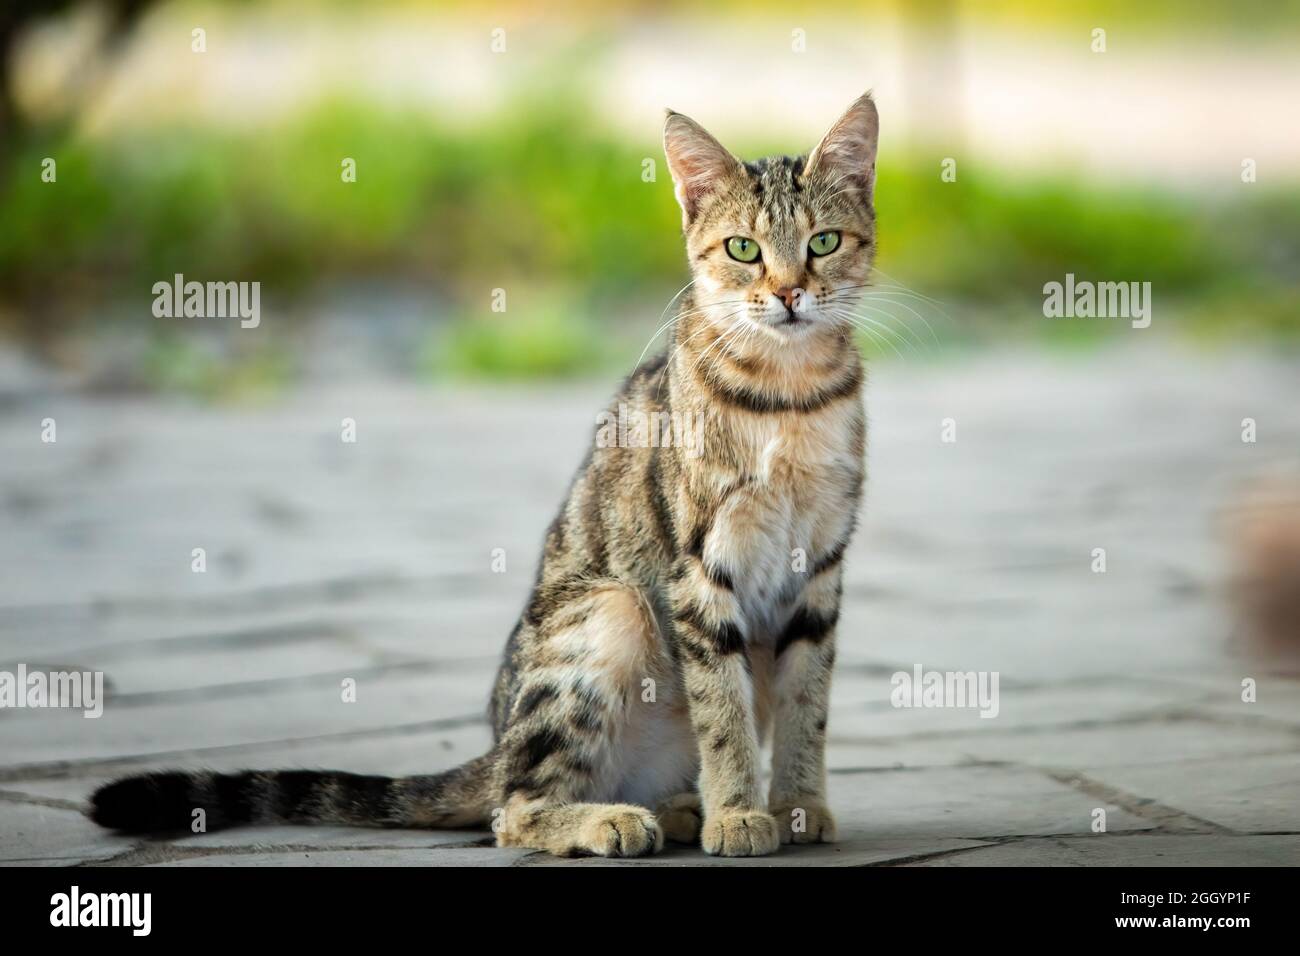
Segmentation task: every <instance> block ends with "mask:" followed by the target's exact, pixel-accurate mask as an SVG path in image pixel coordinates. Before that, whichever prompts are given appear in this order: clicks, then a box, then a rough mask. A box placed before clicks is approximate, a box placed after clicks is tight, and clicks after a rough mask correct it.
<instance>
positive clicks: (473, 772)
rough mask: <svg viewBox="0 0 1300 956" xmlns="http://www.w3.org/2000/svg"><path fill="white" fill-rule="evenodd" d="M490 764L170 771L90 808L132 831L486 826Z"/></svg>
mask: <svg viewBox="0 0 1300 956" xmlns="http://www.w3.org/2000/svg"><path fill="white" fill-rule="evenodd" d="M491 768H492V755H491V754H487V755H485V756H483V757H478V758H476V759H474V760H471V761H470V762H469V763H467V764H463V765H462V766H460V767H457V768H455V769H454V770H448V771H447V772H445V773H439V774H432V775H429V776H420V777H372V776H363V775H361V774H355V773H343V772H341V771H337V770H244V771H240V772H238V773H212V772H208V771H190V770H163V771H159V772H156V773H146V774H139V775H137V776H133V777H125V778H123V779H121V780H116V781H114V782H113V783H109V784H105V785H104V786H102V787H100V788H99V789H98V790H96V791H95V793H94V795H93V796H91V798H90V809H89V811H88V812H89V816H90V818H91V819H92V820H94V821H95V822H96V823H98V824H100V825H101V826H105V827H110V828H112V829H114V830H122V831H125V832H128V833H152V832H160V831H172V830H196V831H198V830H199V827H198V826H196V825H195V824H196V822H197V821H200V820H201V821H202V827H203V829H204V830H208V831H211V830H218V829H223V828H225V827H232V826H239V825H242V824H254V823H294V824H339V825H346V826H370V827H420V828H439V827H441V828H454V827H467V828H471V827H481V826H484V825H486V824H487V823H489V822H490V820H491V815H492V800H491V798H490V778H491ZM199 810H202V811H203V813H202V814H199V813H197V811H199ZM200 832H201V831H200Z"/></svg>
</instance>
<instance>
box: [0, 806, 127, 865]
mask: <svg viewBox="0 0 1300 956" xmlns="http://www.w3.org/2000/svg"><path fill="white" fill-rule="evenodd" d="M131 846H132V841H130V840H128V839H124V838H122V837H117V836H114V835H112V834H109V833H107V832H105V831H104V830H103V829H101V828H100V827H98V826H96V825H95V824H93V823H91V822H90V821H89V820H87V819H86V818H85V817H83V816H82V815H81V814H80V813H79V812H77V811H76V810H74V809H64V808H61V807H49V806H40V805H34V804H28V803H14V802H11V801H9V800H3V799H0V865H8V866H20V865H22V866H33V865H46V866H74V865H76V864H78V863H81V862H84V861H87V860H103V859H107V858H108V857H111V856H116V855H117V854H119V853H122V852H123V851H125V850H128V849H130V847H131Z"/></svg>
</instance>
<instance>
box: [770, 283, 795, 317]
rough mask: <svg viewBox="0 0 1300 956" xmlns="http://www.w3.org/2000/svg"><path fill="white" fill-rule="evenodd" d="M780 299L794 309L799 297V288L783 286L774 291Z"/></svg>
mask: <svg viewBox="0 0 1300 956" xmlns="http://www.w3.org/2000/svg"><path fill="white" fill-rule="evenodd" d="M772 294H773V295H775V296H776V297H777V298H778V299H780V300H781V301H782V302H784V303H785V307H786V308H787V309H790V310H792V311H793V309H794V304H795V301H796V300H797V299H798V298H799V290H798V289H795V288H791V287H790V286H783V287H781V288H780V289H777V290H776V292H774V293H772Z"/></svg>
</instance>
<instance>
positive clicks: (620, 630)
mask: <svg viewBox="0 0 1300 956" xmlns="http://www.w3.org/2000/svg"><path fill="white" fill-rule="evenodd" d="M527 631H528V633H526V634H524V635H522V640H521V644H520V654H519V658H520V660H521V662H522V666H521V669H520V674H519V689H518V691H517V693H516V694H515V700H514V703H513V706H512V708H511V712H510V718H509V721H508V724H507V727H506V730H505V733H504V734H503V735H502V737H501V739H500V741H499V742H498V744H497V747H496V753H497V760H498V765H497V777H498V780H499V782H500V791H499V792H500V793H501V795H502V798H503V805H502V808H501V810H502V812H501V813H500V814H499V815H498V817H499V822H498V823H497V825H496V831H497V843H498V844H499V845H501V846H525V847H534V848H536V849H541V850H549V851H550V852H552V853H555V854H558V855H561V856H572V855H581V854H594V855H597V856H644V855H646V854H650V853H655V852H658V851H659V850H660V849H662V848H663V842H664V836H663V830H662V828H661V827H660V825H659V821H658V820H657V818H656V817H655V814H654V813H653V812H652V811H651V810H649V809H647V808H646V807H641V806H636V805H634V804H629V803H621V802H615V800H616V798H617V795H618V793H619V784H620V779H621V778H622V776H623V774H624V768H623V766H622V760H621V756H622V755H621V753H620V749H619V748H620V744H621V743H622V741H623V738H624V737H625V735H626V731H627V729H628V725H629V723H630V722H631V721H632V720H633V719H634V717H633V713H632V709H633V708H634V707H637V706H640V697H639V690H640V687H641V685H642V681H643V680H644V679H645V678H646V677H647V676H649V677H651V678H652V679H657V680H662V679H665V677H666V676H667V675H670V674H671V662H670V660H669V659H668V657H667V650H666V645H665V644H664V642H663V640H662V639H661V637H660V634H659V631H658V629H657V627H656V625H655V621H654V615H653V614H652V612H651V611H650V608H649V605H648V604H647V602H646V601H645V600H644V599H643V597H642V596H641V594H640V593H639V592H638V591H637V590H635V589H634V588H631V587H628V586H625V585H622V584H619V583H616V582H598V583H596V584H594V585H592V586H591V587H590V588H587V589H585V590H583V591H582V592H581V593H578V594H572V593H570V594H568V595H565V600H563V601H562V602H556V606H555V607H554V608H553V609H551V610H549V611H547V612H546V613H544V614H542V615H539V619H538V620H537V621H536V622H534V623H532V624H531V625H529V626H528V627H527Z"/></svg>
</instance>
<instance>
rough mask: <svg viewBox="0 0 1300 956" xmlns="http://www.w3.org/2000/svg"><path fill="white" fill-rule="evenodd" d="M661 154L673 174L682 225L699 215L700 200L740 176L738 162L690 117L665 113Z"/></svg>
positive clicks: (671, 112) (686, 224) (670, 111)
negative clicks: (724, 182)
mask: <svg viewBox="0 0 1300 956" xmlns="http://www.w3.org/2000/svg"><path fill="white" fill-rule="evenodd" d="M664 155H665V156H667V157H668V171H669V172H671V173H672V175H673V187H674V191H675V192H676V195H677V202H678V203H679V204H680V205H681V207H682V225H683V226H689V225H690V224H691V221H692V220H693V219H694V218H695V214H696V213H697V212H699V208H700V201H701V200H702V199H703V198H704V197H705V196H707V195H708V194H709V193H710V192H711V191H712V190H714V189H716V188H717V187H718V186H719V185H720V184H721V183H722V182H723V181H724V180H726V179H727V178H728V177H729V176H732V175H735V174H736V173H739V172H740V170H741V166H740V160H738V159H736V157H735V156H732V155H731V154H730V153H729V152H727V151H726V149H724V148H723V146H722V144H721V143H719V142H718V141H717V140H716V139H714V138H713V137H712V136H710V135H709V132H708V130H706V129H705V128H704V127H703V126H701V125H700V124H699V123H697V122H695V120H693V119H691V118H690V117H689V116H683V115H682V114H681V113H674V112H673V111H672V110H669V111H668V118H667V119H666V120H664Z"/></svg>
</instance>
